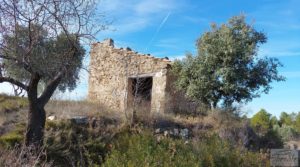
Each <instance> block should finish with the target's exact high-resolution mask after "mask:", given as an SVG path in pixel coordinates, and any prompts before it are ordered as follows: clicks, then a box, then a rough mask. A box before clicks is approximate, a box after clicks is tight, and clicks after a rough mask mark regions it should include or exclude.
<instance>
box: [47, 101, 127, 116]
mask: <svg viewBox="0 0 300 167" xmlns="http://www.w3.org/2000/svg"><path fill="white" fill-rule="evenodd" d="M45 110H46V113H47V115H48V116H50V115H54V116H56V117H57V118H58V119H68V118H72V117H74V116H88V117H99V116H107V117H115V118H118V119H121V118H122V116H123V114H120V113H117V112H113V111H110V110H108V109H105V108H104V107H103V106H101V105H99V104H95V103H90V102H87V101H71V100H52V101H50V102H49V103H48V104H47V105H46V107H45Z"/></svg>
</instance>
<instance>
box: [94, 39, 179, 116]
mask: <svg viewBox="0 0 300 167" xmlns="http://www.w3.org/2000/svg"><path fill="white" fill-rule="evenodd" d="M171 65H172V62H171V61H170V60H168V59H167V58H155V57H153V56H150V55H149V54H147V55H146V54H139V53H137V52H135V51H133V50H131V49H130V48H125V49H124V48H115V47H114V41H113V40H112V39H107V40H104V41H103V42H98V43H94V44H92V46H91V52H90V75H89V90H88V100H89V101H92V102H96V103H100V104H101V105H104V107H107V108H108V109H112V110H116V111H126V110H130V109H133V107H136V106H139V107H141V108H142V109H144V110H147V111H148V112H166V111H168V110H172V109H173V108H174V107H175V106H174V105H175V104H178V102H175V98H176V99H177V101H182V100H181V99H179V98H177V97H175V94H176V93H174V89H173V88H172V86H171V85H172V76H171V74H170V69H171Z"/></svg>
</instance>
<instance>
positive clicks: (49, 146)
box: [44, 121, 108, 166]
mask: <svg viewBox="0 0 300 167" xmlns="http://www.w3.org/2000/svg"><path fill="white" fill-rule="evenodd" d="M46 131H47V133H46V137H45V144H44V146H45V151H46V154H47V159H48V161H49V162H51V161H52V162H53V164H54V166H100V165H101V164H102V163H103V161H104V157H105V155H106V154H107V152H108V150H107V148H106V144H105V142H104V141H103V139H102V138H101V136H100V135H96V134H95V133H94V132H93V131H91V130H90V129H89V128H88V127H84V126H83V127H82V126H77V125H74V124H72V123H70V122H68V121H59V122H47V123H46Z"/></svg>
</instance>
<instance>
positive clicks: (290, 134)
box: [273, 125, 297, 141]
mask: <svg viewBox="0 0 300 167" xmlns="http://www.w3.org/2000/svg"><path fill="white" fill-rule="evenodd" d="M273 130H274V131H275V132H277V133H278V135H279V136H280V137H281V138H282V140H283V141H288V140H293V139H295V138H296V136H297V130H296V129H295V128H293V127H292V126H289V125H282V126H281V127H280V126H279V125H274V126H273Z"/></svg>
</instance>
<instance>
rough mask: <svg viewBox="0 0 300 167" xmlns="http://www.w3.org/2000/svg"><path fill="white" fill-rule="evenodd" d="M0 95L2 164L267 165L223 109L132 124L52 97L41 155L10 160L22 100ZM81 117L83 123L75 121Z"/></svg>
mask: <svg viewBox="0 0 300 167" xmlns="http://www.w3.org/2000/svg"><path fill="white" fill-rule="evenodd" d="M0 99H1V100H0V109H1V110H0V111H1V117H0V118H1V122H2V123H1V127H0V129H1V132H2V133H1V136H0V146H1V147H2V148H3V149H4V150H9V152H10V154H6V153H7V151H6V153H4V152H1V153H0V162H1V163H4V162H5V163H6V164H16V166H17V164H18V163H28V164H30V163H33V162H32V161H35V162H36V161H39V162H40V163H45V164H47V165H49V166H92V165H102V166H120V165H125V166H267V165H268V159H267V154H259V153H257V152H256V151H255V150H256V148H257V146H258V145H255V144H259V143H256V142H258V141H256V139H255V138H254V137H255V135H254V134H250V133H251V132H250V130H249V128H247V125H246V124H245V121H244V120H243V119H241V118H238V117H235V116H233V115H230V114H226V113H225V112H221V111H215V112H214V113H210V114H207V115H206V116H203V115H202V116H183V115H174V114H160V115H157V114H156V115H154V114H141V113H139V112H138V113H137V116H136V118H135V122H134V123H130V120H131V118H130V117H126V116H125V114H124V113H118V112H112V111H110V112H109V111H107V110H105V109H104V108H102V107H101V106H98V105H96V104H90V103H88V102H84V101H51V102H50V103H49V105H48V106H47V108H46V111H47V113H48V118H51V120H49V119H48V120H47V122H46V131H45V140H44V143H45V147H44V150H43V151H42V152H43V156H41V157H39V158H36V159H35V158H33V159H30V160H27V161H26V162H18V161H14V159H15V158H17V157H18V156H16V155H18V153H20V152H19V151H20V149H21V150H22V147H20V148H19V147H15V146H16V144H18V143H19V144H21V143H22V141H23V134H24V131H25V124H26V100H25V99H23V98H17V97H10V96H6V95H1V96H0ZM49 116H50V117H49ZM51 116H52V117H51ZM79 116H80V117H79ZM127 116H128V115H127ZM80 119H82V120H84V121H83V122H80V121H79V122H77V121H76V120H80ZM74 120H75V121H74ZM251 142H253V143H251ZM237 143H239V144H237ZM251 150H253V151H251ZM23 152H24V150H23ZM14 156H15V157H14ZM20 156H21V155H20ZM7 159H11V161H10V162H8V161H7ZM253 160H255V161H253Z"/></svg>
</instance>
